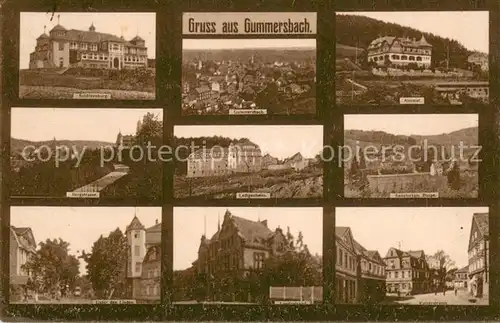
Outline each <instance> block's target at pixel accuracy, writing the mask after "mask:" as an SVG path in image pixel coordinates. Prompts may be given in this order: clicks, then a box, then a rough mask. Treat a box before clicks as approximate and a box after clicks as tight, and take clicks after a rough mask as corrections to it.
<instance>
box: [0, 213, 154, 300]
mask: <svg viewBox="0 0 500 323" xmlns="http://www.w3.org/2000/svg"><path fill="white" fill-rule="evenodd" d="M161 218H162V213H161V207H67V206H58V207H42V206H36V207H31V206H29V207H26V206H23V207H11V221H10V222H11V223H10V255H9V262H10V266H9V270H10V286H9V303H10V304H37V305H39V304H156V303H160V299H161V281H160V280H161V276H162V275H161Z"/></svg>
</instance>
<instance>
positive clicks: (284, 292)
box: [269, 286, 323, 304]
mask: <svg viewBox="0 0 500 323" xmlns="http://www.w3.org/2000/svg"><path fill="white" fill-rule="evenodd" d="M269 298H270V299H271V300H272V301H276V302H279V301H289V302H304V303H308V304H314V303H319V302H323V287H322V286H298V287H285V286H280V287H276V286H271V287H269Z"/></svg>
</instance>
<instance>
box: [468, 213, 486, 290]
mask: <svg viewBox="0 0 500 323" xmlns="http://www.w3.org/2000/svg"><path fill="white" fill-rule="evenodd" d="M488 216H489V214H488V213H475V214H474V215H473V217H472V224H471V229H470V236H469V247H468V258H469V268H468V269H469V282H468V289H469V292H470V293H471V294H472V295H473V296H474V297H485V296H486V297H487V295H488V294H489V288H488V287H489V268H490V257H489V254H490V249H489V246H490V244H489V218H488Z"/></svg>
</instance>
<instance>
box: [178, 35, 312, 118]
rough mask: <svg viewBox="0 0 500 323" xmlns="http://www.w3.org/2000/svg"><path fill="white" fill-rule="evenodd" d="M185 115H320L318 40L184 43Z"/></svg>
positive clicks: (225, 40) (191, 41) (227, 40)
mask: <svg viewBox="0 0 500 323" xmlns="http://www.w3.org/2000/svg"><path fill="white" fill-rule="evenodd" d="M182 44H183V48H182V114H183V115H228V114H230V115H254V114H286V115H290V114H315V113H316V39H304V38H302V39H183V41H182Z"/></svg>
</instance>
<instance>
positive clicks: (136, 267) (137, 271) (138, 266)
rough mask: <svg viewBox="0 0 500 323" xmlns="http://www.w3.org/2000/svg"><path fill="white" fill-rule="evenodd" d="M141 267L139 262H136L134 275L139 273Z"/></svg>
mask: <svg viewBox="0 0 500 323" xmlns="http://www.w3.org/2000/svg"><path fill="white" fill-rule="evenodd" d="M141 267H142V263H141V262H140V261H138V262H136V263H135V272H136V273H140V272H141Z"/></svg>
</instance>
